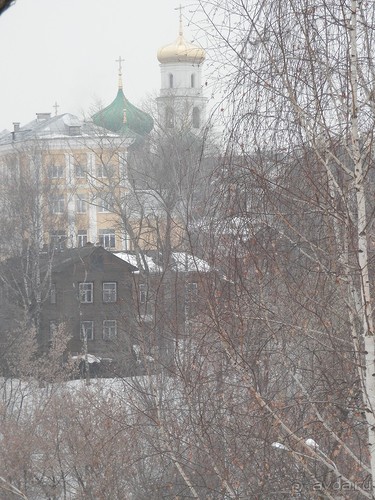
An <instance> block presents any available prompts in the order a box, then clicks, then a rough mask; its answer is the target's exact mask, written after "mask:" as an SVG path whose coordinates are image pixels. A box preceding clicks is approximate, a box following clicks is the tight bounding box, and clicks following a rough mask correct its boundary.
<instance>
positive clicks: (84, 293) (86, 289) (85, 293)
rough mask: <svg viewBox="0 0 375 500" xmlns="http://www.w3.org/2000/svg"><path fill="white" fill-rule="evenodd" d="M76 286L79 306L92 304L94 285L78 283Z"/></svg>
mask: <svg viewBox="0 0 375 500" xmlns="http://www.w3.org/2000/svg"><path fill="white" fill-rule="evenodd" d="M78 286H79V301H80V302H81V304H92V303H93V302H94V283H92V282H91V283H90V282H88V283H79V284H78Z"/></svg>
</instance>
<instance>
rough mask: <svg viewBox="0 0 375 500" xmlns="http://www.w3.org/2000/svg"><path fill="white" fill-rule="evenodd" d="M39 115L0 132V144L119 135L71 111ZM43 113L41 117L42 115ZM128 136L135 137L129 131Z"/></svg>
mask: <svg viewBox="0 0 375 500" xmlns="http://www.w3.org/2000/svg"><path fill="white" fill-rule="evenodd" d="M38 115H39V117H37V118H36V119H35V120H32V121H31V122H29V123H27V124H26V125H24V126H22V127H19V128H18V129H17V130H15V131H13V132H9V131H3V132H2V133H1V134H0V144H8V143H11V142H19V141H26V140H29V139H33V138H35V137H38V138H43V139H57V138H64V139H66V138H74V137H89V138H91V137H102V136H106V137H118V134H115V133H113V132H109V131H108V130H106V129H104V128H102V127H99V126H98V125H95V124H94V123H92V122H89V121H83V120H80V119H79V118H78V117H77V116H75V115H72V114H71V113H64V114H61V115H58V116H52V117H51V116H50V114H49V113H39V114H38ZM41 115H43V117H42V118H41V117H40V116H41ZM127 136H128V137H129V138H132V139H134V138H135V137H134V134H133V135H132V134H131V132H130V131H129V132H128V134H127Z"/></svg>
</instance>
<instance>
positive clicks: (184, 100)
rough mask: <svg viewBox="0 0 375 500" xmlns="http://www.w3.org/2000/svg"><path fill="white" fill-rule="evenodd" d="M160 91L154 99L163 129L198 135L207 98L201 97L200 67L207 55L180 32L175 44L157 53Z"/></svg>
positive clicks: (180, 30) (203, 118) (203, 119)
mask: <svg viewBox="0 0 375 500" xmlns="http://www.w3.org/2000/svg"><path fill="white" fill-rule="evenodd" d="M157 57H158V60H159V62H160V73H161V89H160V96H159V97H158V98H157V104H158V115H159V122H160V126H161V127H162V128H163V129H165V130H168V129H173V128H187V129H190V130H191V131H192V132H195V133H199V132H200V131H201V130H202V127H203V126H204V125H205V122H206V103H207V98H206V97H204V95H203V85H202V65H203V62H204V59H205V57H206V53H205V51H204V49H203V48H202V47H199V46H198V45H193V44H191V43H189V42H187V41H186V40H185V38H184V35H183V30H182V13H181V7H180V29H179V34H178V37H177V39H176V41H175V42H173V43H171V44H168V45H164V46H163V47H161V48H160V49H159V50H158V53H157Z"/></svg>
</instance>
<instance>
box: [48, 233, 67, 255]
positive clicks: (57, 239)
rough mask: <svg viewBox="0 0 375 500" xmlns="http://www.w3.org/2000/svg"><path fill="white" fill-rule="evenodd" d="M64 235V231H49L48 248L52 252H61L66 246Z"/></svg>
mask: <svg viewBox="0 0 375 500" xmlns="http://www.w3.org/2000/svg"><path fill="white" fill-rule="evenodd" d="M66 240H67V237H66V233H65V231H63V230H61V231H51V232H50V233H49V241H50V247H51V249H52V250H55V251H57V252H61V251H62V250H64V249H65V246H66Z"/></svg>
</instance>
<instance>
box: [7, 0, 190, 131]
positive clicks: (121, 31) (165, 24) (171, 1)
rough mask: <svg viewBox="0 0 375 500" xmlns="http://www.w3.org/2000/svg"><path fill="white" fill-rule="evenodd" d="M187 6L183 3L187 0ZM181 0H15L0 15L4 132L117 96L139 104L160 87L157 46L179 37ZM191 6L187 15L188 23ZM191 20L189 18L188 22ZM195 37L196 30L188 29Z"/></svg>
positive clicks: (80, 110) (83, 109)
mask: <svg viewBox="0 0 375 500" xmlns="http://www.w3.org/2000/svg"><path fill="white" fill-rule="evenodd" d="M181 3H182V5H184V2H181ZM178 4H179V2H177V1H176V0H158V1H156V0H142V1H140V0H105V2H103V1H99V0H17V1H16V3H15V4H14V5H13V6H12V7H11V8H10V9H8V10H7V11H6V12H5V13H4V14H3V15H2V16H0V46H1V51H0V68H1V73H0V74H1V77H0V132H1V131H2V130H3V129H5V128H7V129H8V130H11V129H12V128H13V125H12V122H21V125H24V124H26V123H27V122H28V121H31V120H33V119H34V118H35V113H41V112H51V113H52V115H54V114H55V110H54V108H53V105H54V103H55V101H57V103H58V105H59V108H58V114H60V113H66V112H70V113H73V114H76V115H78V116H79V117H81V116H83V115H84V114H85V115H89V114H90V109H91V110H92V109H93V107H95V106H96V105H97V104H98V103H99V102H100V103H101V104H102V105H107V104H109V103H110V102H111V101H112V100H113V99H114V98H115V96H116V92H117V80H118V78H117V72H118V69H117V68H118V66H117V63H116V62H115V60H116V59H118V57H119V55H121V56H122V58H124V59H125V62H124V63H123V81H124V93H125V95H126V97H127V98H128V99H129V100H130V101H131V102H132V103H133V104H136V105H140V104H142V101H144V100H146V99H147V98H148V97H150V96H155V95H156V94H157V93H158V92H159V88H160V72H159V62H158V60H157V58H156V52H157V49H158V48H159V47H160V46H162V45H164V44H166V43H170V42H172V41H173V40H174V39H175V38H176V37H177V35H178V17H179V13H178V11H176V10H175V8H176V7H177V6H178ZM189 12H190V11H189V7H186V8H185V9H184V11H183V15H184V17H185V18H189V17H190V16H191V14H190V13H189ZM184 24H187V21H186V20H185V23H184ZM185 35H186V38H187V39H188V40H189V41H192V40H193V36H194V30H193V29H190V28H189V27H188V26H186V27H185Z"/></svg>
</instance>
